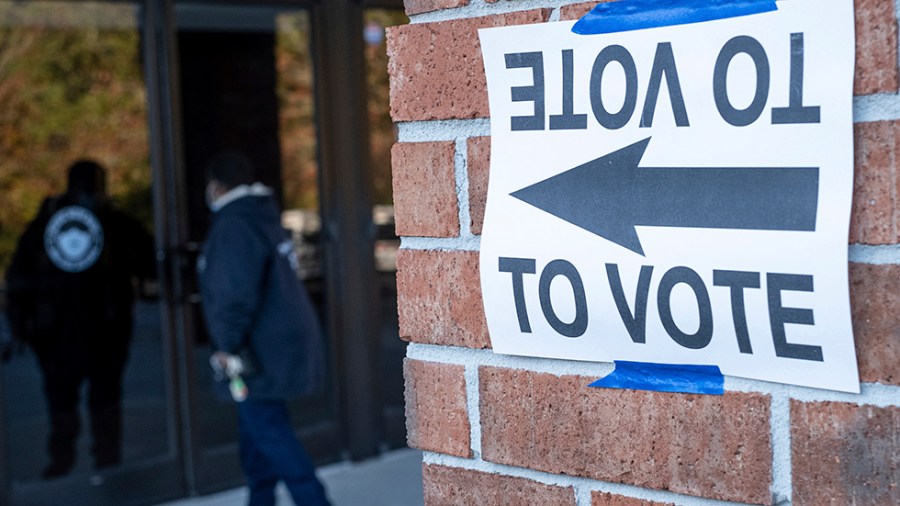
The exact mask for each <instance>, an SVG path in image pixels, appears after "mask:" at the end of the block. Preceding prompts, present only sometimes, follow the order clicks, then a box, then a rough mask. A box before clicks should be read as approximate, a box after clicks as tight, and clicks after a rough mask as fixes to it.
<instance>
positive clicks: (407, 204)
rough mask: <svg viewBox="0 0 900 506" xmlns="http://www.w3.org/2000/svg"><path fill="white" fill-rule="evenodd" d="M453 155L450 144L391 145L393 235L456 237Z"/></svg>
mask: <svg viewBox="0 0 900 506" xmlns="http://www.w3.org/2000/svg"><path fill="white" fill-rule="evenodd" d="M455 152H456V149H455V146H454V144H453V143H452V142H400V143H397V144H394V147H393V148H392V149H391V168H392V169H393V181H394V213H395V220H396V230H397V235H400V236H421V237H456V236H458V235H459V205H458V204H457V201H456V176H455V170H454V161H453V157H454V154H455Z"/></svg>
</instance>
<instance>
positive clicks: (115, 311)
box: [0, 0, 187, 505]
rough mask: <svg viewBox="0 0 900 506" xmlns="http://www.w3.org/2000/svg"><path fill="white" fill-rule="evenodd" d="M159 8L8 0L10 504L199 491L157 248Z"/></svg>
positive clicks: (4, 166) (0, 39)
mask: <svg viewBox="0 0 900 506" xmlns="http://www.w3.org/2000/svg"><path fill="white" fill-rule="evenodd" d="M144 7H145V6H144V5H143V4H142V3H141V2H137V1H134V2H127V1H114V2H113V1H91V2H71V1H19V0H17V1H11V0H0V103H2V104H3V106H2V108H0V189H2V190H0V191H2V192H3V196H4V204H3V206H2V207H0V269H3V271H4V272H6V271H7V269H8V268H9V267H10V265H11V264H12V263H13V259H14V257H15V258H16V259H17V263H16V267H15V268H14V269H11V270H10V273H11V276H8V277H7V278H6V279H7V281H9V280H10V279H13V280H17V281H15V282H11V283H8V284H7V283H4V285H3V293H4V297H3V303H4V304H6V303H9V304H12V305H13V306H14V307H16V308H17V311H16V315H17V316H16V317H14V318H13V321H10V322H6V321H4V322H3V325H2V326H0V343H2V351H3V353H2V362H0V364H2V365H0V385H2V394H3V395H2V403H0V430H2V432H3V433H2V438H3V443H4V444H3V445H2V446H0V448H2V449H3V456H4V457H5V461H4V462H3V465H2V466H0V468H2V469H3V471H4V472H3V474H2V478H0V479H2V480H3V485H2V487H0V489H2V490H0V491H2V492H4V493H5V494H4V496H5V497H0V502H3V503H4V504H5V503H6V501H5V499H6V498H8V499H9V503H10V504H13V505H24V504H96V505H102V504H136V503H144V504H146V503H149V502H153V501H157V500H162V499H166V498H172V497H177V496H180V495H183V494H184V493H185V492H186V490H187V489H186V484H185V480H184V472H183V467H182V453H181V452H180V444H179V434H180V431H179V423H178V412H177V410H176V404H175V398H176V395H175V386H174V381H173V378H174V372H173V367H172V363H173V362H172V360H171V357H172V356H173V342H172V335H171V333H170V332H169V331H168V330H167V329H168V328H169V325H168V324H167V323H166V322H167V321H168V320H167V318H166V311H165V306H166V303H165V302H166V301H165V298H164V297H161V296H160V291H159V290H158V289H157V287H158V286H159V285H158V282H159V281H160V280H161V279H162V276H158V275H157V274H158V273H157V272H156V264H157V262H156V261H155V259H156V258H157V255H156V254H155V251H156V250H157V249H158V248H156V247H154V244H153V239H152V237H151V234H153V232H154V231H156V230H158V227H157V225H158V223H157V220H156V218H155V216H156V215H158V213H156V212H155V209H154V198H153V183H154V172H153V170H151V164H150V148H149V138H150V127H149V126H148V125H149V119H148V116H149V113H148V106H147V103H148V101H147V97H148V91H147V90H148V88H147V86H146V85H145V80H144V76H145V72H144V70H145V69H144V68H143V65H142V61H143V56H142V50H143V47H142V45H143V34H144V32H143V29H144V28H145V27H144V24H143V23H144V18H143V15H144V12H145V9H144ZM79 160H90V161H92V162H91V163H87V164H84V163H82V164H80V165H78V164H76V162H78V161H79ZM93 163H96V165H93ZM73 165H78V166H79V167H81V169H72V167H73ZM85 167H87V168H88V169H85ZM95 167H101V168H102V170H103V173H104V176H105V184H101V183H100V182H98V181H99V179H97V178H96V177H95V176H96V175H97V171H96V169H94V168H95ZM70 169H71V170H70ZM85 174H91V175H92V176H91V177H92V178H93V179H91V181H93V182H92V183H90V185H91V186H92V188H91V190H90V191H88V190H86V189H85V188H83V187H81V186H79V185H81V184H82V183H84V176H85ZM104 186H105V191H103V187H104ZM76 187H77V188H79V190H78V192H76V191H75V190H74V188H76ZM86 194H90V197H89V198H88V197H84V195H86ZM60 195H63V196H62V197H59V196H60ZM86 202H90V203H89V204H88V203H86ZM156 205H157V206H159V205H162V203H161V202H159V201H157V202H156ZM85 209H86V210H87V211H83V210H85ZM73 210H75V211H73ZM79 210H81V211H79ZM157 210H158V209H157ZM85 213H87V214H85ZM36 217H37V219H36ZM33 220H36V221H34V225H33V226H32V230H31V232H29V233H28V234H26V229H27V228H28V226H29V223H32V221H33ZM125 237H128V238H135V239H134V240H129V241H123V240H122V239H123V238H125ZM123 243H126V244H123ZM128 243H130V244H128ZM17 252H18V253H17ZM16 255H18V256H16ZM51 264H52V265H51ZM101 272H102V274H97V273H101ZM22 280H25V281H22ZM29 280H30V281H29ZM23 287H25V288H23ZM48 287H52V288H48ZM35 300H38V301H40V303H37V302H35ZM23 322H24V323H23Z"/></svg>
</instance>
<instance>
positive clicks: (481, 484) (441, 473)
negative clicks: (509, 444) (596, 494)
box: [422, 464, 575, 506]
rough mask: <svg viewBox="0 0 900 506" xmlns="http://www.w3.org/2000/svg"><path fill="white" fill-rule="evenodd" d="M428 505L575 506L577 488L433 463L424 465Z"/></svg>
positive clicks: (423, 474)
mask: <svg viewBox="0 0 900 506" xmlns="http://www.w3.org/2000/svg"><path fill="white" fill-rule="evenodd" d="M422 481H423V485H424V492H425V505H426V506H445V505H446V506H462V505H466V506H495V505H496V506H500V505H503V506H509V505H528V504H540V505H541V506H575V489H574V488H572V487H558V486H554V485H545V484H543V483H539V482H536V481H533V480H529V479H525V478H517V477H514V476H504V475H502V474H489V473H483V472H481V471H470V470H468V469H460V468H457V467H446V466H439V465H433V464H424V465H423V466H422Z"/></svg>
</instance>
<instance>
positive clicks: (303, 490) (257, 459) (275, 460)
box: [238, 399, 328, 506]
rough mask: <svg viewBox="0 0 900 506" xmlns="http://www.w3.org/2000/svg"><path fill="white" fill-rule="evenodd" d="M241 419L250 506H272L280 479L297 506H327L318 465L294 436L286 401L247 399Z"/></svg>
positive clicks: (243, 403)
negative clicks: (316, 470) (319, 477)
mask: <svg viewBox="0 0 900 506" xmlns="http://www.w3.org/2000/svg"><path fill="white" fill-rule="evenodd" d="M238 417H239V419H240V445H241V467H242V468H243V469H244V476H245V477H246V478H247V485H248V486H249V488H250V501H249V506H273V505H274V504H275V485H277V484H278V481H279V480H281V481H284V484H285V486H286V487H287V489H288V492H290V494H291V497H292V498H293V499H294V504H296V505H297V506H307V505H308V506H327V505H328V499H326V497H325V489H324V487H322V484H321V483H320V482H319V480H318V479H317V478H316V475H315V466H314V465H313V463H312V461H311V460H310V458H309V455H307V454H306V451H305V450H304V449H303V447H302V446H301V445H300V442H299V441H297V438H296V437H295V436H294V430H293V428H292V427H291V421H290V416H289V415H288V410H287V405H286V404H285V402H284V401H282V400H251V399H247V400H246V401H244V402H241V403H238Z"/></svg>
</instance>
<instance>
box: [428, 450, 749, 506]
mask: <svg viewBox="0 0 900 506" xmlns="http://www.w3.org/2000/svg"><path fill="white" fill-rule="evenodd" d="M422 462H423V463H424V464H430V465H439V466H446V467H455V468H458V469H466V470H469V471H479V472H483V473H491V474H501V475H504V476H512V477H516V478H524V479H527V480H532V481H536V482H538V483H543V484H544V485H551V486H557V487H572V488H574V489H575V491H576V494H577V495H576V497H577V498H579V499H580V498H581V497H583V494H585V492H582V491H583V490H586V491H587V496H588V498H589V497H590V492H591V491H595V490H596V491H597V492H609V493H613V494H618V495H623V496H627V497H633V498H635V499H641V500H644V501H658V502H666V503H674V504H677V505H679V506H737V505H743V504H745V503H736V502H730V501H719V500H715V499H706V498H702V497H694V496H689V495H684V494H678V493H675V492H668V491H664V490H654V489H649V488H641V487H637V486H634V485H624V484H621V483H611V482H605V481H600V480H593V479H590V478H580V477H577V476H569V475H564V474H551V473H547V472H544V471H536V470H534V469H528V468H524V467H515V466H508V465H505V464H495V463H493V462H487V461H484V460H471V459H464V458H460V457H453V456H450V455H444V454H440V453H433V452H424V453H423V455H422ZM588 504H590V500H588ZM579 506H583V505H582V504H581V501H579Z"/></svg>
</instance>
